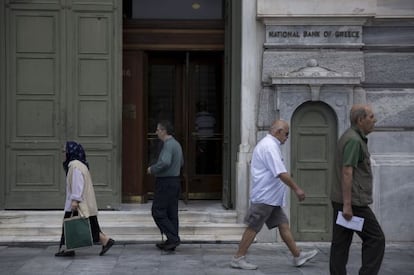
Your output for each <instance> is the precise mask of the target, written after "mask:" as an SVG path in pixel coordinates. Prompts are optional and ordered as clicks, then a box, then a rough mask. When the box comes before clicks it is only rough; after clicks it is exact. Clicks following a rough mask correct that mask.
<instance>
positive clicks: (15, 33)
mask: <svg viewBox="0 0 414 275" xmlns="http://www.w3.org/2000/svg"><path fill="white" fill-rule="evenodd" d="M7 2H8V3H7V6H6V11H5V14H6V43H7V44H6V56H7V61H6V62H7V65H6V74H7V76H8V77H7V83H6V91H7V94H6V101H7V104H6V105H7V106H6V120H7V127H6V156H7V160H8V161H7V162H6V188H5V189H6V190H5V208H9V209H11V208H13V209H51V208H62V207H63V204H64V196H65V182H64V173H63V169H62V161H63V157H64V156H63V155H62V153H61V148H62V145H63V144H64V143H65V141H66V140H76V141H78V142H80V143H82V144H83V145H84V147H85V150H86V154H87V158H88V161H89V162H90V165H91V173H92V177H93V180H94V185H95V191H96V195H97V200H98V204H99V207H100V208H117V205H118V204H119V203H120V177H121V175H120V167H121V166H120V165H121V164H120V153H119V150H120V146H119V145H120V141H119V140H120V132H121V131H120V122H121V119H120V117H121V115H120V95H121V94H122V92H121V88H120V87H121V84H120V83H121V82H120V81H121V80H120V76H121V74H120V61H119V58H120V57H121V55H120V50H119V48H120V40H121V38H120V37H121V36H120V33H121V28H122V25H121V21H120V14H119V13H120V12H119V11H120V10H122V9H121V7H117V6H116V5H118V1H115V0H102V1H100V2H93V3H91V2H87V3H86V2H84V1H80V0H79V1H74V0H56V1H53V0H51V1H47V3H46V2H45V1H37V0H33V1H30V3H25V2H17V1H7Z"/></svg>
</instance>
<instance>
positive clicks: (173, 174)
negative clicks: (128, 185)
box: [147, 121, 184, 251]
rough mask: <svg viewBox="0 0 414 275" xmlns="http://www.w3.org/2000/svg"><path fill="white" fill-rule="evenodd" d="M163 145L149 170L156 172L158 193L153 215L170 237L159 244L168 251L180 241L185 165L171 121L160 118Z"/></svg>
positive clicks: (154, 173)
mask: <svg viewBox="0 0 414 275" xmlns="http://www.w3.org/2000/svg"><path fill="white" fill-rule="evenodd" d="M156 133H157V135H158V138H159V139H160V140H161V141H162V142H163V147H162V150H161V152H160V155H159V156H158V160H157V162H156V163H155V164H153V165H151V166H150V167H148V169H147V173H148V174H152V175H155V177H156V180H155V192H154V200H153V203H152V209H151V212H152V217H153V219H154V222H155V223H156V224H157V226H158V228H159V229H160V231H161V233H163V234H165V235H166V236H167V240H166V241H165V242H163V243H157V244H156V246H157V247H158V248H159V249H161V250H165V251H173V250H175V248H176V247H177V246H178V245H179V244H180V237H179V235H178V200H179V198H180V193H181V179H180V170H181V167H182V166H183V164H184V159H183V151H182V148H181V145H180V143H178V141H177V140H176V139H175V138H174V137H173V136H172V133H173V127H172V125H171V123H170V122H169V121H160V122H159V123H158V125H157V131H156Z"/></svg>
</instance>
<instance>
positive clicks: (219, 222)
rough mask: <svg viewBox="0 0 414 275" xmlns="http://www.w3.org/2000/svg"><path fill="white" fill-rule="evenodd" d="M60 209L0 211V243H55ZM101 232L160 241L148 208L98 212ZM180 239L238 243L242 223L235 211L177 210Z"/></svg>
mask: <svg viewBox="0 0 414 275" xmlns="http://www.w3.org/2000/svg"><path fill="white" fill-rule="evenodd" d="M62 217H63V211H8V210H4V211H0V243H3V244H18V243H26V242H30V243H49V242H52V243H57V242H59V240H60V234H61V230H62ZM98 220H99V223H100V226H101V229H102V231H104V232H105V233H106V234H108V235H109V236H111V237H112V238H113V239H115V240H116V241H117V242H126V243H127V242H143V243H144V242H156V241H160V240H161V235H160V231H159V230H158V228H157V226H156V225H155V223H154V221H153V219H152V216H151V210H150V209H138V210H121V211H100V212H99V215H98ZM179 221H180V237H181V240H182V242H238V241H240V238H241V235H242V234H243V231H244V228H245V226H244V225H243V224H238V223H237V213H236V212H235V211H233V210H220V209H205V210H199V209H180V210H179Z"/></svg>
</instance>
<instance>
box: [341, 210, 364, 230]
mask: <svg viewBox="0 0 414 275" xmlns="http://www.w3.org/2000/svg"><path fill="white" fill-rule="evenodd" d="M336 224H339V225H341V226H343V227H346V228H349V229H352V230H356V231H362V227H363V226H364V218H361V217H357V216H352V219H351V220H350V221H348V220H345V218H344V216H342V211H338V218H337V219H336Z"/></svg>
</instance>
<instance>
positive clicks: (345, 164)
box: [330, 104, 385, 275]
mask: <svg viewBox="0 0 414 275" xmlns="http://www.w3.org/2000/svg"><path fill="white" fill-rule="evenodd" d="M350 121H351V127H350V128H349V129H348V130H346V131H345V133H344V134H343V135H342V136H341V138H340V139H339V141H338V148H337V156H336V175H337V181H336V182H334V184H333V185H332V192H331V199H332V207H333V210H334V211H333V230H332V231H333V232H332V244H331V253H330V273H331V274H332V275H346V274H347V272H346V264H347V262H348V254H349V247H350V245H351V242H352V237H353V233H354V232H356V233H357V234H358V236H359V237H360V238H361V239H362V266H361V268H360V270H359V274H360V275H362V274H367V275H368V274H369V275H375V274H378V272H379V270H380V267H381V263H382V259H383V257H384V250H385V237H384V233H383V232H382V229H381V226H380V225H379V223H378V221H377V219H376V217H375V215H374V213H373V212H372V210H371V208H369V206H368V205H369V204H371V203H372V171H371V162H370V154H369V152H368V144H367V143H368V139H367V137H366V135H368V134H369V133H371V132H372V131H373V129H374V125H375V122H376V121H377V120H376V118H375V116H374V113H373V111H372V108H371V107H370V106H369V105H359V104H358V105H354V106H352V108H351V113H350ZM339 211H342V213H338V212H339ZM338 215H342V216H343V217H344V218H345V219H346V220H351V219H352V217H353V216H358V217H362V218H364V219H365V221H364V225H363V228H362V231H354V230H352V229H348V228H345V227H343V226H341V225H338V224H336V219H337V217H338Z"/></svg>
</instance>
